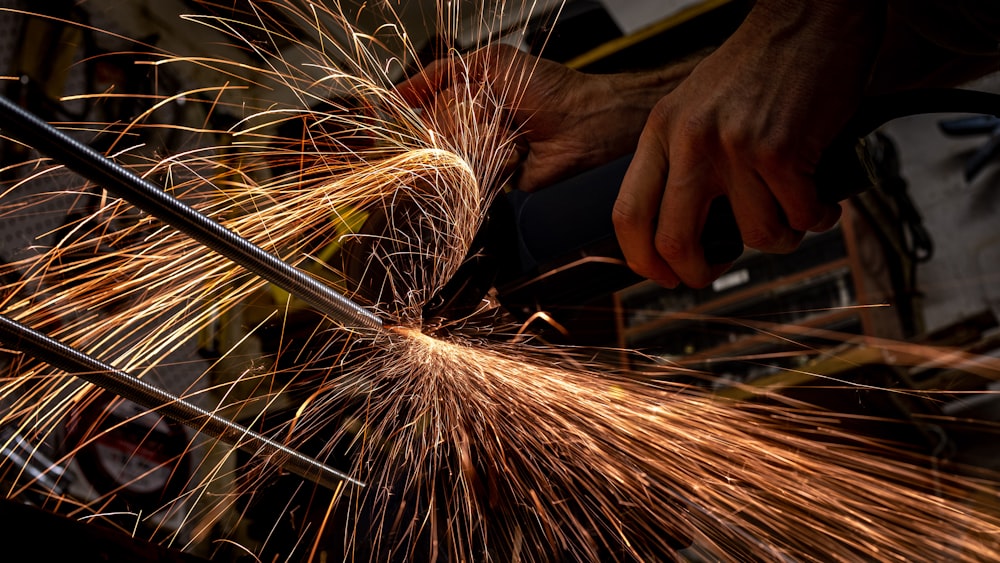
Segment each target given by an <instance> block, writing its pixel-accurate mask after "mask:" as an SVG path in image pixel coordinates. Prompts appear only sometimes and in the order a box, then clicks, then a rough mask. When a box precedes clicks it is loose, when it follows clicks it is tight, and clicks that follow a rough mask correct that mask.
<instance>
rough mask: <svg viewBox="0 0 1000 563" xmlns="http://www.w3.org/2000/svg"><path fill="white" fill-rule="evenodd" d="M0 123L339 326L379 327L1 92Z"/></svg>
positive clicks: (12, 135) (332, 293)
mask: <svg viewBox="0 0 1000 563" xmlns="http://www.w3.org/2000/svg"><path fill="white" fill-rule="evenodd" d="M0 129H2V132H3V134H4V135H5V136H8V137H10V138H12V139H14V140H16V141H19V142H22V143H24V144H27V145H29V146H32V147H34V148H35V149H37V150H39V151H41V152H42V153H44V154H47V155H49V156H50V157H52V158H53V159H54V160H56V161H58V162H60V163H62V164H63V165H65V166H66V167H67V168H69V169H70V170H73V171H74V172H76V173H78V174H80V175H81V176H83V177H84V178H87V179H88V180H90V181H92V182H94V183H96V184H97V185H99V186H101V187H103V188H104V189H106V190H108V191H109V192H111V193H112V194H114V195H116V196H117V197H120V198H122V199H124V200H126V201H128V202H129V203H131V204H132V205H134V206H136V207H138V208H139V209H141V210H143V211H145V212H146V213H149V214H150V215H152V216H154V217H156V218H157V219H159V220H161V221H163V222H164V223H166V224H168V225H170V226H172V227H174V228H176V229H177V230H179V231H181V232H183V233H184V234H186V235H188V236H190V237H191V238H193V239H195V240H197V241H198V242H200V243H201V244H203V245H205V246H207V247H209V248H211V249H212V250H214V251H216V252H218V253H219V254H221V255H222V256H225V257H226V258H228V259H230V260H232V261H233V262H235V263H237V264H239V265H240V266H243V267H244V268H246V269H247V270H249V271H250V272H253V273H254V274H257V275H258V276H260V277H261V278H263V279H265V280H267V281H269V282H271V283H273V284H274V285H276V286H278V287H280V288H282V289H284V290H285V291H288V292H289V293H290V294H292V295H294V296H296V297H298V298H300V299H302V300H303V301H305V302H306V303H308V304H309V305H311V306H312V307H314V308H315V309H316V310H317V311H319V312H321V313H323V314H325V315H327V316H328V317H330V318H331V319H333V320H335V321H338V322H340V323H341V324H343V325H344V326H346V327H349V328H367V329H374V330H379V329H381V328H382V320H381V319H379V318H378V317H377V316H375V314H374V313H372V312H371V311H369V310H367V309H365V308H364V307H362V306H360V305H358V304H357V303H354V302H353V301H351V300H350V299H348V298H346V297H344V296H343V295H340V294H339V293H337V292H336V291H334V290H332V289H330V288H329V287H327V286H326V285H323V284H322V283H320V282H319V281H317V280H316V279H315V278H313V277H311V276H309V275H308V274H306V273H305V272H303V271H302V270H299V269H298V268H295V267H294V266H291V265H289V264H287V263H286V262H284V261H282V260H281V259H279V258H277V257H276V256H274V255H273V254H270V253H268V252H266V251H264V250H263V249H261V248H260V247H258V246H256V245H254V244H253V243H251V242H250V241H248V240H246V239H244V238H242V237H240V236H239V235H237V234H236V233H234V232H233V231H230V230H229V229H227V228H226V227H224V226H222V225H221V224H219V223H218V222H216V221H214V220H212V219H211V218H209V217H206V216H205V215H202V214H201V213H199V212H198V211H196V210H195V209H194V208H192V207H190V206H188V205H187V204H185V203H183V202H182V201H180V200H178V199H177V198H175V197H173V196H171V195H170V194H168V193H167V192H166V191H164V190H163V189H161V188H160V187H159V186H156V185H155V184H153V183H152V182H150V181H148V180H146V179H144V178H142V177H140V176H139V175H137V174H135V173H134V172H132V171H131V170H128V169H127V168H125V167H123V166H121V165H119V164H118V163H116V162H114V161H112V160H110V159H108V158H107V157H105V156H104V155H102V154H101V153H99V152H97V151H96V150H94V149H92V148H91V147H89V146H87V145H85V144H83V143H81V142H79V141H77V140H76V139H74V138H72V137H70V136H69V135H66V134H65V133H63V132H62V131H59V130H58V129H56V128H55V127H53V126H51V125H49V124H48V123H46V122H45V121H43V120H42V119H40V118H39V117H38V116H36V115H34V114H32V113H30V112H28V111H26V110H25V109H24V108H21V107H20V106H18V105H17V104H15V103H14V102H12V101H10V100H9V99H7V98H6V97H4V96H0Z"/></svg>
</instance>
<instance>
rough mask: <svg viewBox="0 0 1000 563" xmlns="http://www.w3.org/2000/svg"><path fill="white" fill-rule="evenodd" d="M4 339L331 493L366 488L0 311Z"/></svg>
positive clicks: (58, 366) (65, 369)
mask: <svg viewBox="0 0 1000 563" xmlns="http://www.w3.org/2000/svg"><path fill="white" fill-rule="evenodd" d="M0 341H3V342H7V344H8V345H9V346H11V347H12V348H14V349H15V350H19V351H21V352H23V353H25V354H27V355H29V356H31V357H33V358H35V359H37V360H40V361H42V362H45V363H47V364H49V365H51V366H53V367H55V368H58V369H61V370H63V371H65V372H67V373H70V374H73V375H74V376H76V377H79V378H80V379H83V380H84V381H87V382H90V383H93V384H94V385H97V386H98V387H100V388H102V389H105V390H107V391H110V392H111V393H114V394H115V395H118V396H119V397H122V398H124V399H128V400H130V401H132V402H134V403H136V404H138V405H139V406H142V407H144V408H147V409H150V410H155V411H157V412H159V413H160V414H162V415H163V416H165V417H167V418H169V419H171V420H175V421H177V422H179V423H181V424H184V425H186V426H188V427H190V428H192V429H194V430H195V431H198V432H201V433H203V434H207V435H209V436H212V437H213V438H218V439H219V440H221V441H223V442H225V443H227V444H230V445H232V446H235V447H237V448H239V449H241V450H243V451H245V452H247V453H249V454H251V455H255V456H256V455H261V454H263V456H264V458H265V459H266V460H267V461H269V462H271V463H274V464H276V465H278V466H280V467H282V468H284V469H286V470H287V471H289V472H291V473H294V474H296V475H298V476H300V477H302V478H304V479H307V480H309V481H312V482H314V483H316V484H318V485H320V486H323V487H325V488H327V489H330V490H331V491H336V490H337V489H339V488H340V487H341V485H342V484H343V482H344V481H346V482H348V483H350V484H352V485H355V486H358V487H364V486H365V484H364V483H363V482H361V481H358V480H357V479H355V478H353V477H351V476H350V475H347V474H346V473H343V472H341V471H338V470H336V469H333V468H332V467H329V466H327V465H324V464H322V463H320V462H319V461H317V460H315V459H313V458H311V457H308V456H305V455H303V454H301V453H299V452H297V451H295V450H293V449H291V448H289V447H287V446H285V445H283V444H280V443H278V442H275V441H274V440H271V439H269V438H266V437H264V436H261V435H260V434H257V433H256V432H254V431H252V430H250V429H249V428H246V427H243V426H241V425H239V424H236V423H235V422H232V421H230V420H226V419H225V418H222V417H220V416H218V415H216V414H213V413H210V412H208V411H206V410H204V409H201V408H199V407H198V406H196V405H193V404H191V403H189V402H187V401H185V400H183V399H181V398H180V397H176V396H174V395H172V394H170V393H168V392H166V391H164V390H162V389H160V388H158V387H155V386H153V385H150V384H149V383H146V382H145V381H142V380H141V379H138V378H135V377H132V376H131V375H129V374H127V373H125V372H124V371H121V370H119V369H117V368H115V367H113V366H111V365H108V364H105V363H104V362H101V361H100V360H98V359H96V358H93V357H91V356H88V355H87V354H84V353H83V352H81V351H79V350H77V349H75V348H72V347H70V346H67V345H66V344H63V343H62V342H60V341H58V340H55V339H54V338H51V337H49V336H46V335H44V334H42V333H40V332H38V331H36V330H34V329H31V328H29V327H27V326H25V325H23V324H21V323H19V322H17V321H15V320H13V319H11V318H10V317H7V316H6V315H0Z"/></svg>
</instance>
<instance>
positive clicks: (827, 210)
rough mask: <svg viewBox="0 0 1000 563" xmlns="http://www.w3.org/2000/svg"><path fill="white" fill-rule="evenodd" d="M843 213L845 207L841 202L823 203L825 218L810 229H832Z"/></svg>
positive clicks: (818, 230)
mask: <svg viewBox="0 0 1000 563" xmlns="http://www.w3.org/2000/svg"><path fill="white" fill-rule="evenodd" d="M842 213H843V207H841V204H839V203H831V204H824V205H823V218H822V219H821V220H820V221H819V223H816V224H815V225H813V226H812V227H811V228H810V229H809V230H810V231H813V232H816V233H821V232H823V231H829V230H830V229H832V228H833V227H834V226H835V225H836V224H837V222H838V221H840V216H841V214H842Z"/></svg>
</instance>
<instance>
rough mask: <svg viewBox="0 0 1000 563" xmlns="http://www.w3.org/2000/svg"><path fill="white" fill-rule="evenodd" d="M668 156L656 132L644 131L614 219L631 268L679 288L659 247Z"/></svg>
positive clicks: (617, 203)
mask: <svg viewBox="0 0 1000 563" xmlns="http://www.w3.org/2000/svg"><path fill="white" fill-rule="evenodd" d="M666 155H667V147H666V145H665V143H663V142H662V140H661V139H660V138H659V136H658V135H657V134H656V132H655V130H654V129H651V128H647V129H646V130H645V131H643V134H642V135H641V136H640V138H639V144H638V145H637V147H636V151H635V155H634V156H633V158H632V163H631V164H630V165H629V168H628V170H627V171H626V173H625V177H624V179H623V180H622V186H621V190H620V191H619V193H618V199H617V200H616V201H615V206H614V211H613V212H612V220H613V222H614V226H615V234H616V235H617V237H618V243H619V245H620V246H621V249H622V252H623V253H624V255H625V260H626V262H627V263H628V265H629V267H630V268H631V269H632V270H633V271H635V272H636V273H637V274H639V275H640V276H643V277H645V278H648V279H651V280H653V281H655V282H657V283H659V284H660V285H663V286H666V287H676V286H677V284H678V283H679V281H680V280H679V278H678V277H677V275H676V274H675V273H674V271H673V270H672V269H671V268H670V266H669V265H668V264H667V262H666V261H665V260H663V258H661V257H660V255H659V253H658V252H657V251H656V246H655V227H656V224H657V215H658V212H659V208H660V201H661V200H662V198H663V191H664V188H665V185H666V182H667V169H668V163H667V156H666Z"/></svg>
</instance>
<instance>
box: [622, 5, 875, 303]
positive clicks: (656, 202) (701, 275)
mask: <svg viewBox="0 0 1000 563" xmlns="http://www.w3.org/2000/svg"><path fill="white" fill-rule="evenodd" d="M848 4H857V5H848ZM863 4H864V3H850V2H801V1H790V2H785V1H769V2H758V3H757V4H756V5H755V7H754V8H753V9H752V10H751V13H750V14H749V15H748V17H747V18H746V20H745V21H744V23H743V24H742V25H741V26H740V28H739V29H738V30H737V31H736V32H735V33H734V34H733V35H732V36H731V37H730V38H729V39H728V40H727V41H726V42H725V43H724V44H723V45H721V46H720V47H719V49H718V50H716V51H715V52H714V53H712V54H711V55H709V56H708V57H706V58H705V60H704V61H702V62H701V64H699V65H698V67H697V68H695V69H694V71H693V72H692V73H691V75H690V76H689V77H688V78H687V79H686V80H685V81H684V82H683V83H682V84H681V85H680V86H679V87H678V88H676V89H675V90H673V91H672V92H670V93H669V94H667V95H666V96H665V97H664V98H663V99H661V100H660V101H659V102H658V103H657V104H656V105H655V106H654V107H653V109H652V112H651V113H650V115H649V119H648V122H647V124H646V127H645V129H644V130H643V133H642V136H641V137H640V139H639V143H638V146H637V147H636V153H635V158H634V159H633V164H632V166H631V167H630V168H629V171H628V173H627V174H626V176H625V179H624V181H623V182H622V187H621V192H620V195H619V198H618V202H617V203H616V205H615V209H614V215H613V218H614V224H615V230H616V232H617V235H618V240H619V242H620V244H621V246H622V249H623V250H624V252H625V256H626V259H627V260H628V263H629V266H630V267H631V268H632V269H633V270H635V271H636V272H637V273H639V274H640V275H643V276H645V277H647V278H649V279H652V280H655V281H657V282H659V283H660V284H662V285H664V286H667V287H674V286H676V285H677V284H678V283H679V282H684V283H685V284H687V285H688V286H692V287H702V286H704V285H706V284H708V283H710V282H711V281H712V280H713V279H715V278H716V277H718V275H719V274H721V273H722V272H723V271H724V270H725V269H726V268H727V267H728V265H716V266H710V265H709V264H708V263H706V261H705V259H704V255H703V252H704V251H703V249H702V248H701V244H700V243H699V238H700V236H701V232H702V226H703V224H704V221H705V217H706V215H707V213H708V208H709V204H710V203H711V201H712V200H713V199H714V198H716V197H721V196H724V197H728V198H729V200H730V203H731V204H732V207H733V211H734V214H735V216H736V221H737V223H738V225H739V228H740V232H741V233H742V235H743V240H744V243H745V244H746V245H747V246H749V247H751V248H756V249H759V250H762V251H765V252H774V253H785V252H790V251H792V250H794V249H795V248H796V247H797V246H798V244H799V242H800V241H801V240H802V237H803V235H804V233H805V232H806V231H820V230H825V229H828V228H830V227H832V226H833V225H834V224H835V223H836V221H837V219H838V217H839V215H840V208H839V206H836V205H830V204H823V203H820V201H819V200H818V198H817V195H816V188H815V184H814V181H813V178H812V176H813V171H814V170H815V168H816V164H817V163H818V162H819V159H820V156H821V155H822V152H823V149H824V148H825V147H826V146H827V145H829V143H830V141H832V140H833V138H834V137H835V136H836V134H837V133H838V132H839V131H840V130H841V129H842V128H843V126H844V124H845V123H846V122H847V120H848V119H849V118H850V117H851V115H852V114H853V112H854V111H855V109H856V108H857V106H858V103H859V101H860V99H861V96H862V94H863V92H864V89H865V84H866V82H867V78H868V74H869V71H868V69H870V68H871V66H872V62H873V59H874V56H873V53H874V51H875V48H876V46H877V44H878V41H879V34H878V25H877V23H878V22H877V19H878V16H877V14H874V13H868V12H869V11H870V9H868V8H866V7H864V6H863ZM873 5H874V4H873ZM859 69H860V72H859ZM668 171H669V174H668Z"/></svg>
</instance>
